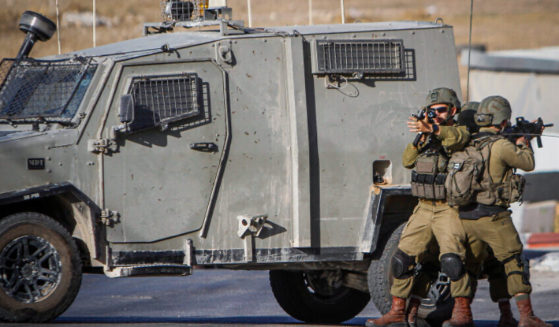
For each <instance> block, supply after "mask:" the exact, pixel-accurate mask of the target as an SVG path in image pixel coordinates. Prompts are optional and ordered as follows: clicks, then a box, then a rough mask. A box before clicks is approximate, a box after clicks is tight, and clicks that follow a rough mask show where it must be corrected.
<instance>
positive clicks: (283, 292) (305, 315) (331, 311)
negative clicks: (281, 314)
mask: <svg viewBox="0 0 559 327" xmlns="http://www.w3.org/2000/svg"><path fill="white" fill-rule="evenodd" d="M328 274H331V275H330V277H332V276H335V274H337V276H339V277H338V278H337V280H338V282H335V283H334V284H335V285H333V286H329V285H328V283H327V281H326V278H325V277H326V275H328ZM332 274H334V275H332ZM335 279H336V278H335ZM270 285H271V286H272V291H273V293H274V296H275V298H276V300H277V301H278V303H279V305H280V306H281V307H282V308H283V310H285V312H287V313H288V314H289V315H290V316H292V317H293V318H295V319H298V320H301V321H304V322H308V323H326V324H334V323H340V322H342V321H346V320H349V319H351V318H353V317H355V316H356V315H357V314H358V313H359V312H361V310H363V308H365V306H366V305H367V303H369V299H370V297H369V294H367V293H364V292H360V291H358V290H355V289H352V288H348V287H345V286H343V285H341V273H336V272H335V271H324V270H316V271H287V270H271V271H270Z"/></svg>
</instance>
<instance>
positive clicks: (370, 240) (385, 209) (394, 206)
mask: <svg viewBox="0 0 559 327" xmlns="http://www.w3.org/2000/svg"><path fill="white" fill-rule="evenodd" d="M416 204H417V199H416V198H414V197H413V196H412V195H411V187H410V185H386V186H379V185H372V186H371V188H370V189H369V197H368V201H367V205H366V209H365V213H364V215H365V224H364V229H363V234H362V235H363V237H362V240H361V245H360V250H361V252H362V253H365V254H367V253H374V252H375V251H376V250H377V249H379V250H381V249H382V246H380V245H382V242H383V240H385V239H386V235H390V232H391V231H392V230H393V229H395V228H397V227H398V226H399V225H400V224H401V223H403V222H405V221H407V220H408V218H409V217H410V215H411V214H412V211H413V207H414V206H415V205H416Z"/></svg>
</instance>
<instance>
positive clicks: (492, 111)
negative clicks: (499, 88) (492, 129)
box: [474, 95, 512, 127]
mask: <svg viewBox="0 0 559 327" xmlns="http://www.w3.org/2000/svg"><path fill="white" fill-rule="evenodd" d="M511 115H512V110H511V108H510V103H509V101H508V100H507V99H505V98H503V97H502V96H498V95H492V96H489V97H487V98H485V99H483V100H482V101H481V103H480V104H479V108H478V109H477V113H476V114H475V115H474V117H475V122H476V124H477V125H478V126H481V127H483V126H490V125H499V124H500V123H502V122H503V120H509V119H510V117H511Z"/></svg>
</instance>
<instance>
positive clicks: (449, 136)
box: [402, 126, 470, 168]
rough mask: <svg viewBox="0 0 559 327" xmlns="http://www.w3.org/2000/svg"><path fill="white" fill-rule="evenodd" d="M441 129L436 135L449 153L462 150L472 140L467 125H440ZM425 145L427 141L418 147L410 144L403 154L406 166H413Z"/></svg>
mask: <svg viewBox="0 0 559 327" xmlns="http://www.w3.org/2000/svg"><path fill="white" fill-rule="evenodd" d="M439 131H440V133H439V135H436V138H437V139H439V140H440V141H441V144H442V146H443V147H444V149H445V151H446V152H447V153H448V154H449V155H450V154H451V153H452V152H455V151H459V150H462V149H463V148H464V146H466V144H467V143H468V141H470V132H468V128H467V127H466V126H439ZM425 146H426V144H425V143H423V144H419V145H418V146H417V147H415V146H413V144H412V143H410V144H408V146H407V147H406V149H405V150H404V153H403V154H402V164H403V165H404V167H406V168H413V167H414V166H415V160H416V159H417V156H418V155H419V151H420V150H422V149H423V147H425Z"/></svg>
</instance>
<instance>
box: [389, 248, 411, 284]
mask: <svg viewBox="0 0 559 327" xmlns="http://www.w3.org/2000/svg"><path fill="white" fill-rule="evenodd" d="M391 266H392V276H394V278H398V279H404V278H408V277H411V276H413V273H414V268H415V256H410V255H407V254H406V253H405V252H404V251H402V250H400V249H398V251H396V253H395V254H394V256H393V257H392V262H391Z"/></svg>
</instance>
